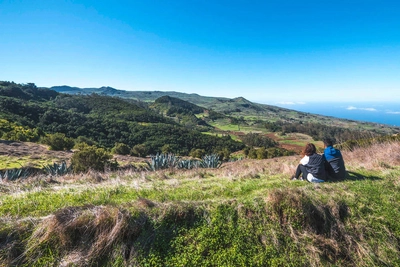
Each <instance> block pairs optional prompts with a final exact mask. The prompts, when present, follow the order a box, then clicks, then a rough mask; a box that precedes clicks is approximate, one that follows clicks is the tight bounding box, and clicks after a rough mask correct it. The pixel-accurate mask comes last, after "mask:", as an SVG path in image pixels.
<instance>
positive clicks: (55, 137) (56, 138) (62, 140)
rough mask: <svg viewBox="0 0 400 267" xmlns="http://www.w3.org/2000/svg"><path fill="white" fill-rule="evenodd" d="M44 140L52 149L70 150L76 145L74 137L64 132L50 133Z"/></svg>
mask: <svg viewBox="0 0 400 267" xmlns="http://www.w3.org/2000/svg"><path fill="white" fill-rule="evenodd" d="M42 142H43V143H44V144H46V145H49V146H50V150H70V149H71V148H73V147H74V144H75V142H74V139H72V138H69V137H66V136H65V134H63V133H55V134H49V135H47V136H46V137H45V138H43V140H42Z"/></svg>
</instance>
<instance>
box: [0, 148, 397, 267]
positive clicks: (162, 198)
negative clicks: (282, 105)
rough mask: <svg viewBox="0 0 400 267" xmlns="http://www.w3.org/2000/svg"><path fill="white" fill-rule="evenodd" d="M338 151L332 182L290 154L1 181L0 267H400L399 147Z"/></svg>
mask: <svg viewBox="0 0 400 267" xmlns="http://www.w3.org/2000/svg"><path fill="white" fill-rule="evenodd" d="M378 152H379V153H378ZM343 154H344V156H345V160H346V163H347V167H348V170H349V171H350V172H349V176H348V179H347V180H346V181H343V182H337V183H323V184H309V183H305V182H300V181H295V182H292V181H289V180H288V177H289V176H290V174H291V173H292V172H293V170H294V168H295V166H296V165H297V161H298V160H299V159H298V157H284V158H279V159H270V160H261V161H256V160H253V161H250V160H244V161H240V162H234V163H227V164H225V165H223V167H222V168H220V169H217V170H205V169H200V170H193V171H172V170H169V171H162V172H146V173H136V172H129V171H126V172H121V173H109V174H96V173H89V174H87V175H82V176H78V175H75V176H68V177H64V178H57V179H49V178H48V177H47V178H46V177H37V178H35V179H31V180H29V181H23V182H19V183H2V184H0V217H1V223H0V265H1V266H3V265H4V266H8V265H15V264H20V265H24V264H25V265H26V266H34V265H36V266H51V265H59V264H61V265H63V266H68V265H69V266H73V264H75V265H78V266H82V265H83V266H84V265H87V266H96V265H102V266H103V265H105V266H126V265H129V264H130V265H134V266H268V265H270V266H327V265H328V266H385V265H387V266H400V261H399V255H400V254H399V251H400V250H399V244H400V223H399V221H398V216H399V214H400V213H399V207H400V205H399V203H400V191H399V187H400V180H399V177H400V144H399V143H392V144H387V145H380V146H379V147H377V146H376V147H371V148H367V149H362V150H358V151H353V152H347V151H345V152H344V153H343ZM387 155H392V157H391V158H389V159H388V157H387Z"/></svg>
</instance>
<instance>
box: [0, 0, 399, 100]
mask: <svg viewBox="0 0 400 267" xmlns="http://www.w3.org/2000/svg"><path fill="white" fill-rule="evenodd" d="M0 58H1V61H2V64H0V80H7V81H15V82H17V83H27V82H34V83H36V84H37V85H38V86H46V87H50V86H54V85H64V84H66V85H70V86H77V87H100V86H111V87H114V88H118V89H123V90H160V91H179V92H186V93H198V94H201V95H206V96H224V97H238V96H243V97H245V98H247V99H249V100H252V101H255V102H259V103H268V104H277V103H281V105H285V103H286V104H289V103H310V102H318V101H319V102H326V101H335V102H345V101H347V102H359V101H369V102H371V101H380V102H385V101H387V102H398V101H400V3H399V2H397V1H386V0H380V1H375V0H374V1H369V0H363V1H352V0H347V1H325V0H319V1H289V0H288V1H282V0H281V1H275V0H274V1H234V0H233V1H205V0H198V1H190V0H186V1H180V0H176V1H168V0H164V1H151V0H148V1H117V0H115V1H72V0H70V1H57V0H52V1H39V0H38V1H32V0H30V1H26V0H20V1H2V0H0Z"/></svg>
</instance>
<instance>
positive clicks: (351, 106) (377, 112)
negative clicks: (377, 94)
mask: <svg viewBox="0 0 400 267" xmlns="http://www.w3.org/2000/svg"><path fill="white" fill-rule="evenodd" d="M275 105H276V106H279V107H284V108H288V109H293V110H297V111H303V112H309V113H314V114H320V115H325V116H332V117H336V118H343V119H350V120H357V121H366V122H376V123H382V124H387V125H391V126H400V104H399V103H376V102H362V103H361V102H356V103H348V102H345V103H290V104H289V103H278V104H275Z"/></svg>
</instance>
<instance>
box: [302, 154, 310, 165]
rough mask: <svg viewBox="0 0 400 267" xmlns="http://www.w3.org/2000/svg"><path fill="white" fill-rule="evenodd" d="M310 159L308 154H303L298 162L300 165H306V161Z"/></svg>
mask: <svg viewBox="0 0 400 267" xmlns="http://www.w3.org/2000/svg"><path fill="white" fill-rule="evenodd" d="M309 161H310V157H309V156H304V157H303V158H302V159H301V160H300V164H302V165H307V163H308V162H309Z"/></svg>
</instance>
